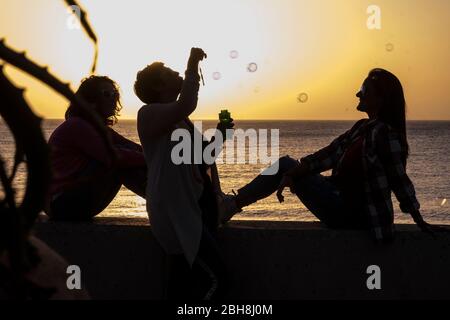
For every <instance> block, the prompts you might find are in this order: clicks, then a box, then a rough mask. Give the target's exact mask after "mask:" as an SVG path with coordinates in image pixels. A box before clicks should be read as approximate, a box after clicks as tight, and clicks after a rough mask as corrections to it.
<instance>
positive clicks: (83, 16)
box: [64, 0, 98, 73]
mask: <svg viewBox="0 0 450 320" xmlns="http://www.w3.org/2000/svg"><path fill="white" fill-rule="evenodd" d="M64 2H65V3H66V4H67V6H69V7H73V6H75V7H77V8H79V9H80V15H79V16H78V18H79V20H80V23H81V26H82V27H83V30H84V31H85V32H86V34H87V35H88V37H89V38H90V39H91V40H92V42H93V43H94V49H95V53H94V62H93V64H92V68H91V73H95V71H96V69H97V59H98V39H97V36H96V35H95V32H94V29H93V28H92V27H91V25H90V23H89V21H88V19H87V13H86V11H85V10H84V9H83V8H82V7H81V6H80V5H79V4H78V2H77V1H75V0H64Z"/></svg>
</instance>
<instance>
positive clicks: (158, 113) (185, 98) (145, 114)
mask: <svg viewBox="0 0 450 320" xmlns="http://www.w3.org/2000/svg"><path fill="white" fill-rule="evenodd" d="M205 56H206V55H205V53H204V52H203V50H201V49H197V48H193V49H192V50H191V56H190V58H189V62H188V67H187V70H186V73H185V79H184V82H183V86H182V89H181V93H180V97H179V99H178V100H177V101H175V102H172V103H166V104H155V105H152V106H145V107H143V108H141V110H140V111H139V114H138V125H139V128H140V131H141V132H142V134H143V135H144V136H145V137H150V138H152V137H157V136H159V135H161V134H163V133H164V132H167V131H168V130H170V128H171V127H172V126H173V125H175V124H176V123H178V122H180V121H181V120H183V119H185V118H187V117H188V116H189V115H190V114H191V113H192V112H194V110H195V108H196V107H197V101H198V90H199V86H200V84H199V82H200V76H199V74H198V64H199V62H200V61H201V60H202V59H203V58H204V57H205Z"/></svg>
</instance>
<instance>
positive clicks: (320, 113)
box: [0, 0, 450, 120]
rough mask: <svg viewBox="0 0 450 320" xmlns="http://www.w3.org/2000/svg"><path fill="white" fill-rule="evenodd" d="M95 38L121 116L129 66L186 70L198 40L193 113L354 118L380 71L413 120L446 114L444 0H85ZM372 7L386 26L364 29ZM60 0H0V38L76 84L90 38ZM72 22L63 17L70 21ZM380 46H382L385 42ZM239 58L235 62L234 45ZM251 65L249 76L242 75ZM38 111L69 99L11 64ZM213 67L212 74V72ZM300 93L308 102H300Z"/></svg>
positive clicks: (58, 107)
mask: <svg viewBox="0 0 450 320" xmlns="http://www.w3.org/2000/svg"><path fill="white" fill-rule="evenodd" d="M80 4H81V5H83V6H84V7H85V9H87V11H88V13H89V19H90V21H91V23H92V25H93V27H94V29H95V31H96V33H97V36H98V37H99V39H100V42H99V48H100V55H99V61H98V71H97V73H98V74H102V75H108V76H110V77H111V78H113V79H114V80H116V81H117V82H118V83H119V85H120V86H121V90H122V95H123V105H124V110H123V112H122V115H123V117H122V118H136V112H137V110H138V109H139V107H140V106H141V103H140V102H139V100H138V99H137V98H136V97H134V94H133V88H132V85H133V82H134V79H135V75H136V72H137V71H138V70H140V69H142V68H143V67H144V66H145V65H147V64H150V63H151V62H153V61H155V60H159V61H163V62H165V63H166V65H167V66H169V67H172V68H173V69H175V70H178V71H180V72H184V69H185V65H186V60H187V58H188V54H189V50H190V48H191V47H193V46H197V47H202V48H203V49H204V50H205V51H206V52H207V53H208V59H207V60H206V61H204V62H202V69H203V74H204V77H205V82H206V86H205V87H201V89H200V94H199V96H200V100H199V106H198V108H197V110H196V112H195V113H194V115H193V118H200V119H207V118H216V117H217V113H218V112H219V111H220V110H221V109H224V108H227V109H229V110H230V111H231V112H232V114H233V117H234V118H235V119H358V118H361V117H362V116H361V114H359V113H358V112H357V111H356V110H355V107H356V104H357V98H356V97H355V93H356V92H357V90H358V89H359V87H360V86H361V83H362V81H363V80H364V78H365V76H366V75H367V73H368V71H369V70H370V69H372V68H374V67H383V68H386V69H388V70H390V71H392V72H393V73H394V74H396V75H397V76H398V77H399V78H400V80H401V81H402V83H403V86H404V88H405V93H406V99H407V103H408V118H409V119H411V120H416V119H418V120H422V119H423V120H428V119H439V120H443V119H447V120H449V119H450V94H449V83H450V59H449V57H450V42H449V35H448V32H449V30H450V1H448V0H414V1H410V0H395V1H393V0H374V1H365V0H345V1H344V0H221V1H218V0H190V1H186V0H160V1H156V0H145V1H144V0H127V1H124V0H80ZM369 5H377V6H379V7H380V9H381V29H380V30H369V29H368V27H367V20H368V18H369V16H370V14H368V13H367V8H368V7H369ZM68 19H70V15H69V13H68V12H67V10H66V8H65V6H64V3H63V1H62V0H33V1H30V0H1V11H0V37H5V38H6V41H7V43H8V44H9V45H11V46H13V47H15V48H17V49H19V50H26V51H27V52H28V55H29V56H30V57H33V58H35V60H37V61H38V62H39V63H41V64H47V65H49V66H50V68H51V70H52V71H53V72H54V73H55V74H57V75H58V76H59V77H60V78H62V79H63V80H65V81H70V82H71V83H72V85H73V87H74V89H75V88H76V87H77V86H78V84H79V82H80V80H81V79H82V78H83V77H85V76H87V75H88V73H89V70H90V66H91V62H92V56H93V45H92V44H91V42H90V41H89V39H88V38H87V37H86V36H85V35H84V34H83V32H82V31H81V30H79V29H73V28H69V27H68ZM69 21H70V20H69ZM387 45H388V47H389V46H390V48H388V49H389V50H387ZM233 50H234V51H237V53H238V57H237V58H235V59H232V58H231V57H230V52H231V51H233ZM249 63H256V64H257V66H258V69H257V71H256V72H248V71H247V66H248V65H249ZM7 72H8V74H9V75H10V76H11V77H12V78H13V79H14V81H15V83H16V84H18V85H20V86H22V87H27V88H28V91H27V97H28V99H29V101H31V102H32V105H33V107H34V109H35V111H36V112H37V113H38V114H40V115H42V116H44V117H46V118H61V117H62V116H63V114H64V112H65V108H66V106H67V102H66V101H65V100H64V99H63V98H61V97H59V96H57V95H56V94H54V93H52V92H51V90H49V89H47V88H46V87H45V86H43V85H41V84H39V83H38V82H36V81H34V80H32V79H30V78H29V77H28V76H26V75H23V74H21V73H20V72H17V71H16V70H14V69H12V68H7ZM215 72H219V73H220V79H219V80H215V79H214V78H213V74H214V73H215ZM300 93H306V94H307V95H308V101H307V102H305V103H299V102H298V101H297V96H298V95H299V94H300Z"/></svg>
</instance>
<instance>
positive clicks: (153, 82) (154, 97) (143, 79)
mask: <svg viewBox="0 0 450 320" xmlns="http://www.w3.org/2000/svg"><path fill="white" fill-rule="evenodd" d="M163 69H164V63H162V62H154V63H152V64H151V65H149V66H147V67H145V68H144V69H143V70H141V71H139V72H138V73H137V76H136V82H135V83H134V93H135V94H136V96H137V97H138V98H139V99H140V100H141V101H142V102H144V103H146V104H150V103H154V102H158V101H159V92H158V91H156V90H153V88H154V87H155V86H157V85H160V84H161V83H162V80H161V72H162V70H163Z"/></svg>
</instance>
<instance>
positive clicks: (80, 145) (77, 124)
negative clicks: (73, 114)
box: [64, 118, 112, 167]
mask: <svg viewBox="0 0 450 320" xmlns="http://www.w3.org/2000/svg"><path fill="white" fill-rule="evenodd" d="M67 121H68V122H67V123H66V125H67V127H66V131H65V132H64V134H65V135H67V137H68V138H69V141H70V143H71V144H72V145H73V146H74V147H75V148H76V149H78V150H79V151H80V152H81V153H83V154H85V155H87V156H88V157H90V158H93V159H95V160H97V161H98V162H100V163H103V164H104V165H105V166H106V167H110V166H111V165H112V159H111V157H110V154H109V152H108V149H107V148H106V145H105V143H104V141H103V139H102V137H101V136H100V134H99V133H98V132H97V131H96V130H95V128H94V127H93V126H92V125H91V124H90V123H88V122H87V121H85V120H83V119H81V118H71V119H70V120H67Z"/></svg>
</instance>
